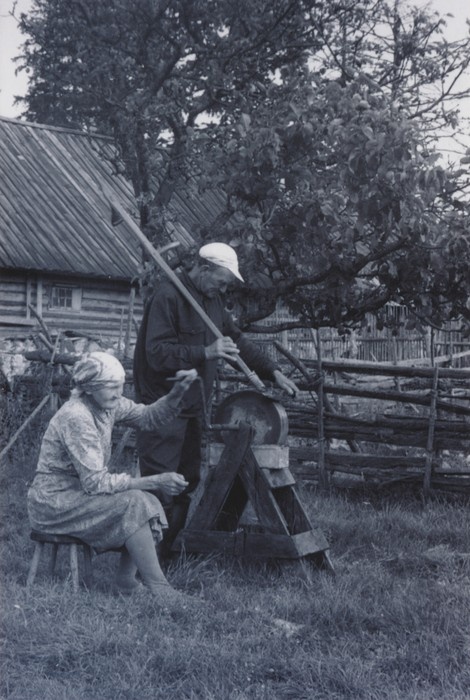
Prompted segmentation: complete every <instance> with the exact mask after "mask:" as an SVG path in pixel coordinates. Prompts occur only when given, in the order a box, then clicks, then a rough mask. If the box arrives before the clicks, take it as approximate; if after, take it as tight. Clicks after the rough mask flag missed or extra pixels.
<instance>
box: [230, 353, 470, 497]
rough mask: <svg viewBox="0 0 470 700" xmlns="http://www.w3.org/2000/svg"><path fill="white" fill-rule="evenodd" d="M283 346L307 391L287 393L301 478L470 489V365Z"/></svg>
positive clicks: (291, 437)
mask: <svg viewBox="0 0 470 700" xmlns="http://www.w3.org/2000/svg"><path fill="white" fill-rule="evenodd" d="M275 347H276V349H277V350H278V351H279V352H280V353H281V354H282V355H284V357H285V358H287V359H288V360H289V363H290V365H291V367H295V375H294V378H295V379H296V380H297V382H298V385H299V386H300V388H301V390H302V391H301V395H300V397H299V398H298V399H297V400H295V401H292V400H284V399H282V400H283V403H284V404H285V406H286V409H287V413H288V416H289V444H290V460H291V469H292V471H293V472H294V474H295V475H296V476H297V477H298V478H301V479H305V480H315V481H320V482H321V483H323V484H328V483H329V482H330V480H331V478H332V476H333V475H335V474H338V473H339V474H348V475H353V476H354V477H357V478H359V479H360V480H362V481H370V482H374V483H376V484H380V485H383V486H385V485H389V484H392V483H397V482H409V483H415V484H416V483H417V484H421V485H422V488H423V493H424V496H425V497H428V496H429V494H430V492H431V490H433V489H439V490H447V491H465V492H467V491H469V489H470V463H468V459H467V457H468V455H469V451H470V450H469V447H470V384H469V380H470V369H457V368H449V367H439V365H436V366H435V367H406V366H405V367H403V366H397V365H394V364H387V363H361V362H359V361H351V360H342V361H333V360H322V361H320V362H319V361H318V360H315V361H313V360H309V359H304V360H302V361H301V360H299V359H298V358H296V357H295V356H294V355H293V354H292V353H291V352H290V351H289V350H288V349H287V348H285V347H284V346H282V345H281V344H279V343H276V346H275ZM286 371H288V368H287V366H286ZM225 379H229V380H230V375H225ZM232 379H233V377H232Z"/></svg>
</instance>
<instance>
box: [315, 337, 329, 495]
mask: <svg viewBox="0 0 470 700" xmlns="http://www.w3.org/2000/svg"><path fill="white" fill-rule="evenodd" d="M317 361H318V375H319V381H318V471H319V474H320V484H321V485H322V486H323V487H325V486H328V483H329V479H328V470H327V468H326V463H325V448H326V439H325V417H324V410H325V397H324V387H323V385H324V383H325V376H324V373H323V366H322V348H321V332H320V329H319V328H317Z"/></svg>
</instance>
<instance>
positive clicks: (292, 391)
mask: <svg viewBox="0 0 470 700" xmlns="http://www.w3.org/2000/svg"><path fill="white" fill-rule="evenodd" d="M274 381H275V382H276V384H277V386H278V387H279V388H280V389H282V390H283V391H285V392H286V394H289V396H295V395H296V394H297V393H298V391H299V387H298V386H297V385H296V383H295V382H293V381H292V379H289V377H286V376H285V374H282V372H281V371H280V370H278V369H275V370H274Z"/></svg>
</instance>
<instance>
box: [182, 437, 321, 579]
mask: <svg viewBox="0 0 470 700" xmlns="http://www.w3.org/2000/svg"><path fill="white" fill-rule="evenodd" d="M226 432H227V437H226V440H225V443H224V444H219V443H215V444H211V445H210V455H211V456H210V460H209V461H210V464H211V468H210V470H209V476H208V479H207V482H206V484H205V487H204V492H203V494H202V497H201V499H200V501H199V503H198V505H197V506H196V508H195V511H194V513H193V516H192V517H191V519H190V521H189V523H188V524H187V526H186V528H185V529H184V530H182V531H181V532H180V533H179V535H178V537H177V538H176V540H175V542H174V544H173V547H172V549H173V551H175V552H178V551H184V552H187V553H202V554H209V553H214V552H218V553H222V552H223V553H226V554H233V555H235V556H245V557H251V558H254V559H284V560H289V559H290V560H297V559H306V558H307V559H309V560H311V561H313V562H314V563H315V564H317V565H319V566H321V567H324V568H327V569H329V570H330V571H333V566H332V564H331V561H330V558H329V555H328V549H329V547H328V543H327V541H326V539H325V536H324V535H323V533H322V532H321V531H320V530H318V529H314V528H313V527H312V525H311V523H310V521H309V519H308V516H307V514H306V513H305V510H304V508H303V506H302V504H301V502H300V500H299V497H298V494H297V491H296V485H295V479H294V477H293V476H292V474H291V472H290V470H289V468H288V464H289V458H288V447H285V446H280V445H253V444H252V437H253V432H252V429H251V428H250V426H249V425H247V424H241V425H240V427H239V428H238V430H232V431H230V432H229V431H226ZM214 465H215V466H214ZM248 504H249V505H250V506H251V508H252V510H253V511H254V514H255V515H256V519H257V524H256V526H255V527H254V528H252V527H251V526H248V527H243V526H242V525H241V524H240V520H241V518H242V515H243V513H244V511H245V508H246V506H247V505H248Z"/></svg>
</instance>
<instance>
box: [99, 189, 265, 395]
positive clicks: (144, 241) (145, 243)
mask: <svg viewBox="0 0 470 700" xmlns="http://www.w3.org/2000/svg"><path fill="white" fill-rule="evenodd" d="M108 199H109V203H110V205H111V208H112V209H113V210H114V211H115V212H116V213H117V214H119V217H120V218H121V219H122V220H123V221H125V222H126V224H127V225H128V227H129V229H130V230H131V231H132V233H133V234H134V236H135V237H136V238H137V239H138V240H139V242H140V244H141V245H142V247H143V248H145V250H146V251H147V253H148V254H149V255H150V257H151V258H153V260H155V262H156V263H157V265H158V266H159V268H160V269H161V270H163V272H164V273H165V274H166V275H167V276H168V277H169V278H170V280H171V281H172V282H173V284H174V285H175V287H176V288H177V289H178V291H179V292H181V294H182V295H183V296H184V298H185V299H186V300H187V301H188V302H189V303H190V304H191V306H192V307H193V309H194V310H195V311H196V313H197V314H198V315H199V316H200V317H201V318H202V320H203V321H204V323H205V324H206V326H207V327H208V328H209V329H210V330H211V331H212V333H213V334H214V335H215V337H216V338H223V334H222V333H221V332H220V330H219V329H218V328H217V326H216V325H215V323H214V322H213V321H212V319H211V318H209V316H208V315H207V314H206V312H205V311H204V309H203V308H202V307H201V306H200V305H199V304H198V302H197V301H196V299H194V297H193V296H192V294H191V293H190V292H189V291H188V290H187V289H186V287H185V286H184V284H183V283H182V282H181V280H180V278H179V277H178V276H177V275H176V274H175V272H174V271H173V270H172V269H171V267H170V266H169V265H168V264H167V263H166V262H165V260H164V259H163V258H162V256H161V255H160V253H159V252H158V251H157V250H155V248H154V247H153V245H152V244H151V243H150V241H149V240H148V238H147V237H146V236H145V235H144V234H143V233H142V231H141V230H140V228H139V227H138V226H137V224H136V223H135V221H134V220H133V219H132V217H131V216H130V215H129V214H128V213H127V212H126V211H125V209H123V208H122V207H121V205H120V204H119V203H118V202H116V200H115V199H114V198H111V197H108ZM234 362H236V363H237V365H238V367H239V368H240V370H241V371H242V372H243V374H245V375H246V377H247V378H248V379H249V380H250V382H251V383H252V384H253V386H254V387H256V389H258V391H263V390H264V389H265V386H264V384H263V382H262V381H261V379H260V378H259V377H258V375H257V374H256V373H255V372H253V371H252V370H251V369H250V368H249V367H248V365H247V364H246V363H245V362H244V361H243V360H242V359H241V357H238V356H237V357H234Z"/></svg>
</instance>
